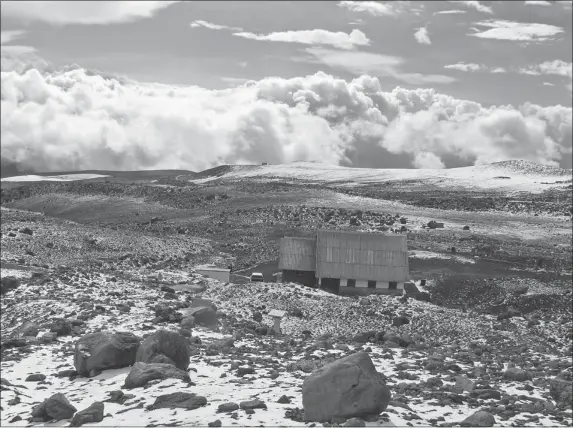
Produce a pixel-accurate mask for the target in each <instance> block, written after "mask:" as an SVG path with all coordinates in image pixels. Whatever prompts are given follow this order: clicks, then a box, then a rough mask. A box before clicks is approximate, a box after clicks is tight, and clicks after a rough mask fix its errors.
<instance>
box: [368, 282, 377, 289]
mask: <svg viewBox="0 0 573 428" xmlns="http://www.w3.org/2000/svg"><path fill="white" fill-rule="evenodd" d="M368 288H376V281H368Z"/></svg>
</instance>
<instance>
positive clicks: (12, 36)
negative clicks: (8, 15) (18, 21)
mask: <svg viewBox="0 0 573 428" xmlns="http://www.w3.org/2000/svg"><path fill="white" fill-rule="evenodd" d="M25 34H26V31H24V30H7V31H2V37H1V40H0V45H1V46H0V50H1V51H2V55H3V60H4V59H5V60H6V61H8V62H9V63H10V64H8V66H9V67H11V68H13V67H14V65H13V64H12V62H13V61H15V60H16V58H17V57H18V56H22V55H28V54H32V53H34V52H36V48H34V47H32V46H25V45H6V43H12V42H13V41H15V40H18V39H20V38H22V37H23V36H24V35H25ZM4 57H6V58H4ZM2 66H4V64H2Z"/></svg>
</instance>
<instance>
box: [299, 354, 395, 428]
mask: <svg viewBox="0 0 573 428" xmlns="http://www.w3.org/2000/svg"><path fill="white" fill-rule="evenodd" d="M391 397H392V395H391V393H390V390H389V389H388V388H387V387H386V384H385V383H384V381H383V379H382V376H381V374H380V373H378V372H377V371H376V368H375V367H374V364H373V363H372V360H371V359H370V356H369V355H368V354H367V353H366V352H363V351H361V352H357V353H354V354H351V355H348V356H347V357H344V358H341V359H339V360H336V361H334V362H332V363H330V364H327V365H324V366H322V367H320V368H318V369H317V370H315V371H313V372H312V374H311V375H310V376H309V377H307V378H306V379H305V380H304V382H303V385H302V404H303V407H304V421H305V422H330V421H331V420H332V419H333V418H345V419H349V418H354V417H365V416H371V415H378V414H380V413H381V412H383V411H384V410H385V409H386V407H387V406H388V403H389V402H390V399H391Z"/></svg>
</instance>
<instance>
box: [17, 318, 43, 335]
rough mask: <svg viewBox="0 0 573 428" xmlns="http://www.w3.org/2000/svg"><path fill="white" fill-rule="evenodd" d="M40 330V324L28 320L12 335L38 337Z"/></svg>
mask: <svg viewBox="0 0 573 428" xmlns="http://www.w3.org/2000/svg"><path fill="white" fill-rule="evenodd" d="M39 332H40V327H38V324H36V323H34V322H32V321H28V320H26V321H24V322H23V323H22V325H20V327H18V328H17V329H16V330H15V331H14V333H12V337H36V336H37V335H38V333H39Z"/></svg>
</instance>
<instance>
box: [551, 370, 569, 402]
mask: <svg viewBox="0 0 573 428" xmlns="http://www.w3.org/2000/svg"><path fill="white" fill-rule="evenodd" d="M571 381H572V379H571V374H570V373H569V372H566V371H564V372H561V373H559V375H558V376H557V377H555V378H554V379H551V382H550V383H549V395H551V398H553V399H554V400H555V403H556V404H557V407H559V408H566V407H568V406H569V407H570V406H573V396H572V388H571Z"/></svg>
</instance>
